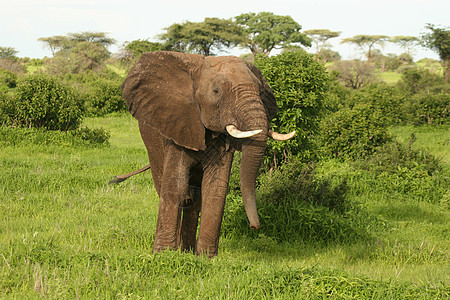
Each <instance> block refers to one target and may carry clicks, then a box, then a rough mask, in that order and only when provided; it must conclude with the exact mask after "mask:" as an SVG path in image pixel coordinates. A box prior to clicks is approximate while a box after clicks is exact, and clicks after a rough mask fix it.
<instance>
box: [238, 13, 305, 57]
mask: <svg viewBox="0 0 450 300" xmlns="http://www.w3.org/2000/svg"><path fill="white" fill-rule="evenodd" d="M235 22H236V24H238V25H239V26H241V28H242V30H243V32H244V39H243V41H242V42H241V46H244V47H248V48H249V49H250V51H251V52H252V53H253V55H256V54H258V53H263V54H265V55H269V54H270V52H271V51H272V50H273V49H279V48H286V47H287V46H289V45H291V44H294V43H299V44H301V45H304V46H308V47H309V46H311V40H310V39H309V38H308V37H307V36H306V35H305V34H303V33H301V32H300V30H301V29H302V27H301V26H300V25H299V24H298V23H297V22H295V21H294V20H293V19H292V17H290V16H278V15H274V14H273V13H271V12H260V13H258V14H255V13H245V14H241V15H239V16H237V17H235Z"/></svg>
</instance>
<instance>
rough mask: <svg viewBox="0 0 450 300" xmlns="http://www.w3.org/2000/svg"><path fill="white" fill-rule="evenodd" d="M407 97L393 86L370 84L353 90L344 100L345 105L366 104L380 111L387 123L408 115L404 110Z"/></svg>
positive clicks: (399, 120) (402, 120)
mask: <svg viewBox="0 0 450 300" xmlns="http://www.w3.org/2000/svg"><path fill="white" fill-rule="evenodd" d="M409 98H410V97H408V95H407V94H405V93H404V91H402V90H401V89H399V88H398V87H395V86H388V85H385V84H372V85H370V86H367V87H365V88H363V89H361V90H359V91H355V92H353V93H352V94H351V96H349V98H348V99H345V100H344V103H345V105H346V106H347V107H350V108H352V107H354V106H355V105H357V104H367V105H370V106H371V107H373V109H376V110H378V111H380V112H381V114H382V115H383V117H384V118H385V119H386V122H388V124H399V123H403V122H404V121H406V120H407V119H408V118H409V117H408V116H407V112H406V111H405V109H406V108H405V107H406V106H407V105H408V102H409Z"/></svg>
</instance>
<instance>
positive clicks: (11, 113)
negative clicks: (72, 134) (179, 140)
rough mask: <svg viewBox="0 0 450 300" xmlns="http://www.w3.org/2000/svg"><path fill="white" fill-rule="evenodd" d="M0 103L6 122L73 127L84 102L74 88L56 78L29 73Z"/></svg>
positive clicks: (18, 124)
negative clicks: (9, 95) (30, 74)
mask: <svg viewBox="0 0 450 300" xmlns="http://www.w3.org/2000/svg"><path fill="white" fill-rule="evenodd" d="M5 100H6V101H4V102H3V103H1V110H2V111H3V113H4V115H6V116H7V124H12V125H15V126H21V127H37V128H41V127H42V128H46V129H50V130H64V131H66V130H71V129H76V128H78V126H79V125H80V123H81V120H82V116H83V104H82V103H81V102H80V101H79V100H78V99H77V98H76V97H75V93H74V91H73V90H72V89H71V88H69V87H66V86H64V85H63V84H62V83H60V82H59V81H58V80H57V79H55V78H52V77H49V76H45V75H32V76H27V77H25V78H24V79H21V80H20V81H19V83H18V84H17V90H16V93H15V95H14V96H12V97H8V98H6V99H5Z"/></svg>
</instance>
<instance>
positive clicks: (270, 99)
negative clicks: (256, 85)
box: [246, 62, 278, 121]
mask: <svg viewBox="0 0 450 300" xmlns="http://www.w3.org/2000/svg"><path fill="white" fill-rule="evenodd" d="M246 63H247V66H248V68H249V69H250V70H251V71H252V72H253V74H254V75H255V76H256V77H257V78H258V79H259V81H260V82H261V86H260V93H261V100H262V102H263V103H264V107H265V109H266V113H267V119H268V120H269V121H270V120H272V118H273V117H275V114H276V113H277V112H278V105H277V101H276V100H275V96H274V95H273V92H272V90H271V89H270V86H269V85H268V84H267V81H266V80H265V79H264V76H263V75H262V73H261V71H260V70H259V69H258V68H257V67H256V66H255V65H253V64H251V63H249V62H246Z"/></svg>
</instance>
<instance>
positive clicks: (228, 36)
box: [159, 18, 242, 55]
mask: <svg viewBox="0 0 450 300" xmlns="http://www.w3.org/2000/svg"><path fill="white" fill-rule="evenodd" d="M165 30H166V32H165V33H163V34H161V35H160V36H159V37H160V39H161V40H162V41H163V43H164V48H166V49H168V50H173V51H179V52H193V53H199V54H203V55H215V53H216V52H217V51H223V50H224V49H225V48H229V47H232V46H236V45H238V44H239V43H240V42H241V39H242V38H241V35H242V31H241V29H240V28H239V27H238V26H237V25H236V24H234V23H233V22H232V21H231V20H229V19H219V18H205V20H204V21H203V22H184V23H182V24H177V23H175V24H173V25H171V26H169V27H167V28H166V29H165Z"/></svg>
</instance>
